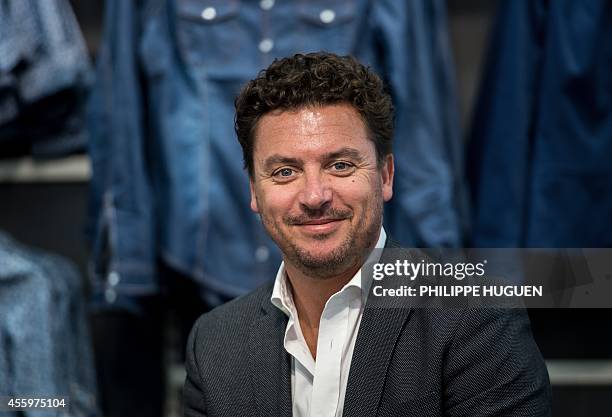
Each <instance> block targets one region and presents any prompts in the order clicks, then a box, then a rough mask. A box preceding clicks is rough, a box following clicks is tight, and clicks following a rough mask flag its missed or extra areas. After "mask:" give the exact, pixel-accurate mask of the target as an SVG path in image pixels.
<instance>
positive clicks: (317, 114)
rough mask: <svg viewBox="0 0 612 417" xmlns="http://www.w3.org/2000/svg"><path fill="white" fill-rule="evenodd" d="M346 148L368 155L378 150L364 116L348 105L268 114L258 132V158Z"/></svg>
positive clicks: (261, 121)
mask: <svg viewBox="0 0 612 417" xmlns="http://www.w3.org/2000/svg"><path fill="white" fill-rule="evenodd" d="M345 146H351V147H354V148H357V149H361V150H363V151H364V152H368V151H370V150H374V145H373V143H372V142H371V141H370V140H369V139H368V133H367V129H366V127H365V123H364V122H363V120H362V118H361V115H360V114H359V113H358V112H357V110H355V109H354V108H353V107H352V106H350V105H348V104H337V105H327V106H320V107H304V108H300V109H297V110H292V111H282V112H272V113H268V114H266V115H264V116H263V117H262V118H261V119H260V120H259V123H258V124H257V127H256V130H255V144H254V152H255V154H261V153H264V154H265V153H270V152H281V151H285V152H292V153H296V152H297V153H304V154H305V153H308V152H317V151H325V152H327V151H330V150H332V149H331V148H334V147H345ZM260 156H262V157H263V156H264V155H260Z"/></svg>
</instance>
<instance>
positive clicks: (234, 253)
mask: <svg viewBox="0 0 612 417" xmlns="http://www.w3.org/2000/svg"><path fill="white" fill-rule="evenodd" d="M270 4H272V6H273V7H271V8H270V9H269V10H264V9H265V6H266V2H265V1H264V2H259V1H237V0H233V1H232V0H230V1H228V0H217V1H214V0H177V1H163V0H149V1H140V2H137V1H123V0H111V1H108V3H107V15H106V28H105V34H104V45H103V46H102V49H101V54H100V57H99V61H98V71H97V74H98V81H97V85H96V88H95V90H94V95H93V97H92V101H91V112H90V116H91V117H90V127H91V130H90V132H91V135H92V138H91V147H90V154H91V158H92V162H93V182H92V193H91V196H92V204H91V208H92V211H91V219H92V222H91V226H92V227H91V235H92V237H93V242H94V255H93V272H94V275H96V276H97V278H98V279H97V280H96V282H97V285H98V287H97V288H98V294H99V295H101V296H102V295H103V294H106V299H107V301H110V302H112V303H114V304H117V303H119V304H121V303H120V301H122V300H123V301H125V302H126V303H127V302H129V300H128V299H127V298H128V297H134V296H138V295H144V294H147V293H152V292H155V291H157V278H156V273H155V260H156V259H157V258H158V257H161V258H162V259H163V260H164V261H165V262H166V263H168V264H169V265H170V266H172V267H174V268H176V269H177V270H179V271H180V272H182V273H184V274H187V275H189V276H191V277H193V278H194V279H195V280H196V281H198V282H200V283H201V284H202V288H203V292H204V293H209V294H211V293H218V294H222V295H223V296H225V297H228V296H229V297H232V296H236V295H239V294H242V293H244V292H245V291H247V290H249V289H252V288H254V287H256V286H258V285H260V284H261V283H263V282H264V281H267V280H270V279H272V278H273V277H274V276H275V273H276V269H277V267H278V264H279V261H280V254H279V251H278V249H277V248H276V246H275V245H274V244H273V242H272V241H271V240H270V239H269V238H268V236H267V235H266V234H265V232H264V229H263V227H262V225H261V222H260V220H259V217H258V216H257V215H256V214H254V213H253V212H251V211H250V208H249V184H248V178H247V175H246V173H245V172H244V171H243V169H242V152H241V149H240V146H239V144H238V142H237V140H236V138H235V133H234V130H233V116H234V109H233V100H234V98H235V96H236V95H237V94H238V92H239V90H240V87H241V86H242V85H243V84H244V83H245V82H246V81H247V80H249V79H251V78H253V77H254V76H256V74H257V72H258V71H259V70H260V69H262V68H264V67H266V66H267V65H269V64H270V63H271V62H272V60H273V59H274V58H275V57H283V56H289V55H292V54H295V53H297V52H311V51H318V50H328V51H332V52H336V53H339V54H352V55H354V56H356V57H357V58H359V59H360V60H362V61H363V62H365V63H369V64H370V65H371V66H372V67H373V68H375V69H376V70H377V71H378V72H379V74H381V75H382V76H383V77H384V79H385V80H386V81H387V83H388V84H389V86H390V89H391V91H392V95H393V99H394V103H395V106H396V109H397V134H396V138H395V145H394V146H395V156H396V168H397V173H396V183H395V191H396V192H395V196H394V199H393V202H392V203H391V204H390V205H389V207H387V211H386V213H385V224H386V227H388V230H389V231H390V233H392V234H393V235H394V236H396V237H397V238H398V239H400V240H401V241H402V242H403V243H405V244H407V245H418V246H458V245H460V243H461V241H462V234H463V229H464V225H463V224H462V219H463V217H462V215H463V214H464V200H463V197H464V195H463V187H462V181H461V172H462V166H461V161H460V159H459V155H460V152H459V149H458V148H459V146H460V140H459V136H460V134H459V129H458V120H457V109H456V102H455V92H454V85H453V77H452V68H453V66H452V62H451V58H450V55H451V53H450V50H449V45H448V39H447V33H446V14H445V5H444V2H443V1H441V0H436V1H429V0H420V1H409V2H397V1H392V0H377V1H366V0H331V1H330V0H325V1H323V0H308V1H306V0H303V1H280V0H278V1H276V2H267V5H270ZM266 39H267V40H268V41H264V40H266ZM270 41H272V42H270ZM109 277H112V279H111V278H109ZM99 299H100V300H102V297H99Z"/></svg>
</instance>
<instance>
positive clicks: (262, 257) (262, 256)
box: [255, 246, 270, 262]
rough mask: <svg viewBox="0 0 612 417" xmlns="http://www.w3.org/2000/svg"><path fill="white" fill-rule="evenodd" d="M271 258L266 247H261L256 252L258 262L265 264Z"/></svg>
mask: <svg viewBox="0 0 612 417" xmlns="http://www.w3.org/2000/svg"><path fill="white" fill-rule="evenodd" d="M269 257H270V250H269V249H268V248H267V247H265V246H260V247H258V248H257V250H256V251H255V259H257V261H258V262H265V261H267V260H268V258H269Z"/></svg>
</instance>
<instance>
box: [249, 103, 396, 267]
mask: <svg viewBox="0 0 612 417" xmlns="http://www.w3.org/2000/svg"><path fill="white" fill-rule="evenodd" d="M253 160H254V161H253V162H254V170H253V178H251V208H252V209H253V210H254V211H255V212H257V213H259V214H260V216H261V219H262V222H263V224H264V226H265V228H266V230H267V232H268V233H269V234H270V236H271V237H272V239H274V241H275V242H276V244H277V245H278V246H279V247H280V249H281V250H282V252H283V254H284V258H285V261H286V262H288V263H290V264H291V265H293V266H295V267H296V268H298V269H299V270H300V271H302V272H303V273H306V274H308V275H310V276H312V277H319V278H327V277H332V276H336V275H338V274H341V273H343V272H345V271H346V270H348V269H350V268H353V267H355V266H360V265H361V263H362V262H364V260H365V257H366V256H367V254H368V252H369V250H370V249H372V248H373V247H374V245H375V244H376V240H377V239H378V234H379V231H380V227H381V224H382V212H383V202H384V201H388V200H389V199H391V196H392V194H393V157H392V156H391V155H389V156H388V157H386V159H385V161H384V163H383V165H382V167H379V166H378V164H377V160H376V150H375V147H374V143H373V142H372V141H371V140H369V139H368V132H367V129H366V127H365V124H364V122H363V121H362V119H361V117H360V115H359V113H358V112H357V111H356V110H355V109H354V108H353V107H351V106H350V105H347V104H339V105H328V106H323V107H308V108H302V109H300V110H296V111H285V112H280V113H271V114H267V115H265V116H263V117H262V118H261V119H260V121H259V124H258V126H257V129H256V132H255V146H254V151H253Z"/></svg>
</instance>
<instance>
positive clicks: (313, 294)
mask: <svg viewBox="0 0 612 417" xmlns="http://www.w3.org/2000/svg"><path fill="white" fill-rule="evenodd" d="M359 268H360V266H359V265H356V266H353V267H351V268H349V269H347V270H346V271H344V272H342V273H341V274H339V275H337V276H333V277H327V278H315V277H312V276H309V275H307V274H305V273H304V272H302V271H300V270H299V269H297V268H295V267H294V266H292V265H291V264H289V263H285V271H286V273H287V278H288V280H289V283H290V284H291V288H292V293H293V302H294V303H295V307H296V309H297V312H298V316H299V318H300V324H303V326H302V327H304V326H307V327H309V328H310V329H318V328H319V321H320V319H321V315H322V314H323V309H324V308H325V303H327V300H329V298H330V297H331V296H332V295H334V294H335V293H337V292H338V291H340V290H341V289H342V287H344V286H345V285H346V284H347V283H348V282H349V281H350V280H351V279H352V278H353V276H355V274H356V273H357V271H358V270H359Z"/></svg>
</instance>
